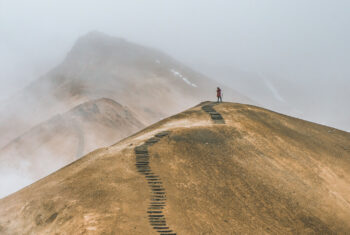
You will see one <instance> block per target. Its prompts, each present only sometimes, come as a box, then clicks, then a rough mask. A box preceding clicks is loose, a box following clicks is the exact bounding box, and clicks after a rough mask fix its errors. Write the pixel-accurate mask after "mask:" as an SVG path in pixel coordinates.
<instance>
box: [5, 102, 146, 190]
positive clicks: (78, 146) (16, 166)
mask: <svg viewBox="0 0 350 235" xmlns="http://www.w3.org/2000/svg"><path fill="white" fill-rule="evenodd" d="M143 127H144V125H143V124H142V123H141V122H139V121H138V120H137V119H136V118H135V117H134V115H133V113H132V112H130V110H128V109H127V108H126V107H123V106H121V105H120V104H118V103H116V102H115V101H113V100H110V99H99V100H93V101H89V102H85V103H83V104H81V105H78V106H77V107H75V108H73V109H72V110H70V111H68V112H66V113H64V114H62V115H57V116H55V117H53V118H51V119H50V120H48V121H46V122H43V123H41V124H39V125H37V126H35V127H34V128H32V129H30V130H29V131H28V132H26V133H25V134H23V135H21V136H20V137H18V138H16V139H15V140H13V141H12V142H10V143H9V144H8V145H6V146H5V147H4V148H2V149H0V161H1V162H2V164H1V166H0V175H1V178H3V180H0V188H1V194H3V193H4V192H6V193H8V192H9V191H8V190H10V191H12V190H11V189H13V190H15V189H18V188H19V185H16V184H8V183H7V181H9V182H11V180H10V179H11V177H13V176H14V175H16V177H22V178H23V179H25V182H27V181H31V182H34V181H35V180H38V179H40V178H41V177H44V176H46V175H48V174H49V173H52V172H53V171H55V170H57V169H59V168H60V167H62V166H64V165H66V164H68V163H71V162H72V161H74V160H76V159H78V158H80V157H82V156H83V155H85V154H86V153H88V152H90V151H92V150H94V149H96V148H98V147H102V146H109V145H111V144H113V143H115V142H116V141H118V140H120V139H122V138H125V137H127V136H129V135H131V134H132V133H135V132H136V131H138V130H140V129H142V128H143ZM6 175H11V177H6ZM21 186H22V187H23V185H21ZM8 187H9V189H8V190H6V188H8ZM14 187H16V188H14ZM12 192H13V191H12ZM0 196H3V195H0Z"/></svg>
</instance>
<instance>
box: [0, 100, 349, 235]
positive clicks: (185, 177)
mask: <svg viewBox="0 0 350 235" xmlns="http://www.w3.org/2000/svg"><path fill="white" fill-rule="evenodd" d="M206 105H209V106H210V107H208V106H206ZM203 106H206V107H203ZM215 110H216V111H217V112H218V113H216V112H215ZM211 116H212V118H213V120H214V119H215V120H214V121H215V122H213V120H211V118H210V117H211ZM220 116H221V117H223V119H224V120H221V119H220ZM217 123H224V124H217ZM164 131H168V132H164ZM157 133H161V135H158V137H155V138H152V137H153V136H155V135H156V134H157ZM145 142H146V144H144V143H145ZM349 143H350V134H349V133H346V132H342V131H339V130H335V129H332V128H329V127H326V126H321V125H318V124H314V123H310V122H306V121H303V120H299V119H295V118H292V117H288V116H284V115H281V114H278V113H274V112H271V111H268V110H265V109H261V108H258V107H254V106H248V105H241V104H233V103H223V104H219V105H216V106H211V103H204V104H202V105H199V106H196V107H194V108H192V109H189V110H187V111H185V112H183V113H180V114H178V115H175V116H173V117H170V118H167V119H165V120H163V121H161V122H159V123H157V124H154V125H152V126H150V127H148V128H146V129H144V130H143V131H141V132H139V133H137V134H135V135H133V136H131V137H129V138H127V139H124V140H123V141H121V142H119V143H117V144H115V145H113V146H111V147H108V148H102V149H99V150H96V151H94V152H92V153H90V154H88V155H87V156H85V157H83V158H81V159H80V160H78V161H76V162H74V163H73V164H70V165H69V166H67V167H64V168H62V169H60V170H59V171H57V172H55V173H54V174H51V175H49V176H48V177H46V178H44V179H42V180H40V181H38V182H36V183H34V184H32V185H30V186H28V187H26V188H24V189H22V190H21V191H19V192H17V193H15V194H13V195H11V196H9V197H6V198H4V199H2V200H0V229H1V230H0V231H1V232H2V233H3V234H13V233H16V232H17V233H22V234H23V233H24V234H26V233H49V234H54V233H58V232H59V233H61V234H104V233H106V234H157V232H156V230H159V231H163V232H162V233H164V234H171V233H174V232H176V233H177V234H205V233H207V234H242V233H251V234H262V233H273V234H300V233H313V234H331V233H338V234H341V233H346V232H348V231H350V223H349V220H348V218H349V217H350V204H349V203H350V190H349V188H350V180H349V179H350V173H349V172H350V144H349ZM135 153H136V155H135ZM146 173H147V174H146ZM152 182H153V183H152ZM157 185H158V186H157ZM157 195H158V196H159V198H160V199H159V200H158V201H157V200H156V201H154V200H155V198H156V196H157ZM164 195H166V200H163V199H162V198H163V196H164ZM150 203H151V204H152V203H153V204H152V206H153V207H152V209H150V208H149V204H150ZM154 203H158V204H159V205H155V204H154ZM156 208H158V209H156ZM156 211H158V212H159V214H154V213H156ZM156 215H160V217H155V216H156ZM163 216H164V217H163ZM157 218H161V219H157ZM163 218H165V219H164V220H163ZM155 224H159V225H158V226H155ZM164 225H166V226H164ZM168 227H169V228H168ZM166 230H167V231H168V230H171V232H170V231H168V232H164V231H166Z"/></svg>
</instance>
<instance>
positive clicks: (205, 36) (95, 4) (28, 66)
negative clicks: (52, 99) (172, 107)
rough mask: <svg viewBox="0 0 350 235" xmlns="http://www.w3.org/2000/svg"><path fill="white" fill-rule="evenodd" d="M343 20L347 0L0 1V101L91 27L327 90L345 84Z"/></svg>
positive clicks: (349, 37)
mask: <svg viewBox="0 0 350 235" xmlns="http://www.w3.org/2000/svg"><path fill="white" fill-rule="evenodd" d="M349 25H350V1H348V0H336V1H334V0H226V1H223V0H147V1H146V0H138V1H137V0H125V1H118V0H98V1H97V0H59V1H58V0H56V1H53V0H31V1H26V0H0V99H3V98H4V97H7V96H8V95H10V94H11V93H13V92H14V91H15V90H17V89H19V88H21V87H23V86H25V85H26V84H27V83H28V82H29V81H31V80H33V79H36V78H38V77H39V76H40V75H41V74H44V73H45V72H46V71H48V70H49V69H50V68H52V67H54V66H55V65H57V64H58V63H59V62H60V61H61V60H63V58H64V56H65V55H66V53H67V52H68V51H69V49H70V48H71V46H72V45H73V43H74V41H75V40H76V39H77V38H78V37H79V36H81V35H83V34H85V33H87V32H89V31H91V30H98V31H102V32H104V33H107V34H110V35H113V36H117V37H123V38H125V39H128V40H131V41H134V42H137V43H140V44H144V45H148V46H152V47H156V48H158V49H161V50H163V51H165V52H167V53H168V54H170V55H172V56H174V57H175V58H177V59H178V60H180V61H182V62H184V63H187V64H188V65H190V66H193V67H194V68H196V69H198V70H200V71H202V72H204V73H206V74H209V75H211V76H215V78H216V79H218V80H222V81H224V82H226V83H230V78H229V75H230V71H234V70H241V71H247V72H249V73H252V74H256V75H259V74H260V75H261V74H274V76H275V77H279V79H281V80H283V79H285V80H292V81H296V82H298V83H302V84H305V87H309V88H310V87H311V88H312V84H314V83H321V84H324V86H323V87H328V83H329V84H336V85H335V86H333V88H332V89H333V90H332V92H333V93H334V92H336V89H337V86H338V85H339V86H342V87H343V89H344V87H347V88H350V85H349V84H350V79H349V76H350V72H349V61H350V47H349V42H350V30H349ZM223 68H225V69H226V71H227V73H226V74H222V73H220V71H223V70H224V69H223ZM232 76H233V75H232ZM231 85H232V86H233V87H234V84H231ZM330 87H332V86H330ZM318 93H319V94H323V93H324V94H325V95H326V94H327V90H322V91H321V92H318ZM248 95H249V94H248ZM330 102H336V100H331V101H330Z"/></svg>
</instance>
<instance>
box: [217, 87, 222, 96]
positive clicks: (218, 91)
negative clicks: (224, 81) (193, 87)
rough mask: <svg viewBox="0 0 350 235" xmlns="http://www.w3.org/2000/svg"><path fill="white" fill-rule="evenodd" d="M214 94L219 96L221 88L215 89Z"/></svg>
mask: <svg viewBox="0 0 350 235" xmlns="http://www.w3.org/2000/svg"><path fill="white" fill-rule="evenodd" d="M216 96H217V97H221V89H220V88H218V89H216Z"/></svg>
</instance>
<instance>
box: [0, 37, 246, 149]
mask: <svg viewBox="0 0 350 235" xmlns="http://www.w3.org/2000/svg"><path fill="white" fill-rule="evenodd" d="M188 82H190V84H188ZM192 84H196V87H195V86H192ZM217 85H218V84H217V83H216V82H215V81H212V80H210V79H209V78H207V77H205V76H203V75H202V74H200V73H197V72H195V71H193V70H191V69H190V68H188V67H186V66H185V65H183V64H181V63H180V62H178V61H176V60H174V59H173V58H171V57H170V56H168V55H166V54H164V53H162V52H160V51H157V50H154V49H151V48H147V47H143V46H140V45H137V44H134V43H131V42H128V41H125V40H123V39H120V38H114V37H110V36H108V35H105V34H102V33H99V32H91V33H89V34H87V35H84V36H83V37H81V38H79V39H78V40H77V42H76V43H75V45H74V46H73V48H72V50H71V51H70V52H69V53H68V55H67V57H66V58H65V60H64V61H63V62H62V63H61V64H60V65H58V66H57V67H56V68H55V69H53V70H51V71H50V72H49V73H48V74H46V75H45V76H43V77H42V78H40V79H39V80H37V81H35V82H33V83H32V84H30V86H28V87H27V88H26V89H24V90H23V91H21V92H20V93H18V94H17V95H16V96H15V97H13V98H12V99H10V100H9V101H8V105H7V106H6V107H5V111H4V112H1V115H0V146H3V145H4V144H6V143H7V142H8V141H10V140H11V139H13V138H15V137H17V136H18V135H20V134H21V133H23V132H24V131H25V130H28V129H29V128H31V127H32V126H33V125H35V124H38V123H40V122H42V121H44V120H47V119H49V118H51V117H52V116H53V115H55V114H57V113H61V112H63V111H65V110H69V109H70V108H72V107H74V106H76V105H77V104H79V103H82V102H85V101H87V100H92V99H98V98H102V97H106V98H111V99H113V100H117V101H118V102H120V103H121V104H123V105H126V106H128V107H129V108H130V109H131V110H133V111H134V112H135V114H137V117H138V118H139V120H141V121H143V122H144V123H146V124H151V123H154V122H157V121H159V120H160V119H162V118H165V117H168V116H169V115H172V114H175V113H177V112H180V111H181V110H183V109H185V108H188V107H191V106H192V105H195V104H197V103H198V102H200V101H201V100H203V99H214V98H215V89H216V86H217ZM224 96H225V97H224V98H225V99H226V100H228V99H235V100H236V101H241V102H248V99H247V98H245V97H244V96H243V95H241V94H239V93H238V92H233V91H231V90H230V89H228V88H227V89H225V88H224Z"/></svg>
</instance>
